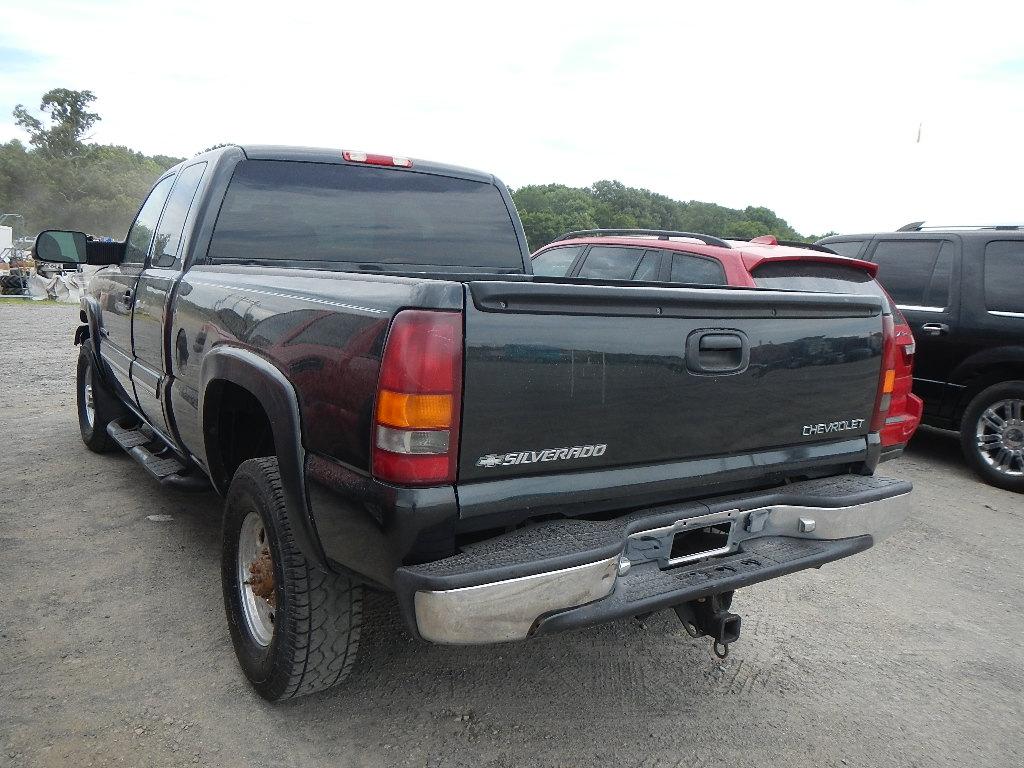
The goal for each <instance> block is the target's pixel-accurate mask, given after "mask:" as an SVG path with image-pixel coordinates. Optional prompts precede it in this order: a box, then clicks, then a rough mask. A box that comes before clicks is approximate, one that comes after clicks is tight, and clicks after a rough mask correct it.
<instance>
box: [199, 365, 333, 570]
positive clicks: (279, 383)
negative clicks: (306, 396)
mask: <svg viewBox="0 0 1024 768" xmlns="http://www.w3.org/2000/svg"><path fill="white" fill-rule="evenodd" d="M214 381H226V382H230V383H232V384H236V385H238V386H240V387H243V388H244V389H246V390H248V391H249V392H250V393H252V395H253V396H254V397H255V398H256V399H257V401H259V403H260V405H261V406H262V407H263V410H264V411H265V412H266V414H267V417H268V418H269V419H270V428H271V430H272V431H273V434H274V446H275V448H276V450H277V461H278V465H279V467H280V470H281V484H282V486H283V487H284V501H285V506H286V507H287V509H288V512H289V518H290V520H291V522H292V535H293V536H294V538H295V543H296V545H297V546H298V547H299V549H300V550H301V551H302V553H303V555H305V557H306V559H307V560H309V561H310V562H311V563H313V564H315V565H316V566H317V567H318V568H320V569H321V570H330V568H329V567H328V565H327V558H326V557H325V556H324V551H323V547H322V546H321V544H320V537H319V535H318V534H317V531H316V526H315V524H314V523H313V518H312V516H311V515H310V511H309V499H308V494H307V491H306V450H305V448H304V447H303V445H302V420H301V418H300V415H299V400H298V397H297V396H296V394H295V388H294V387H292V385H291V382H289V381H288V379H287V378H286V377H285V375H284V374H283V373H281V371H280V369H278V368H277V367H276V366H275V365H274V364H273V363H271V362H270V361H268V360H267V359H266V358H264V357H261V356H260V355H258V354H256V353H254V352H251V351H249V350H247V349H242V348H239V347H233V346H226V345H218V346H216V347H214V348H213V349H211V350H210V351H209V352H207V353H206V356H205V357H204V359H203V366H202V373H201V375H200V387H199V420H200V428H201V430H202V434H203V449H204V452H205V453H206V457H205V458H206V461H207V465H208V467H209V470H210V471H209V474H210V477H211V478H212V479H213V483H214V486H215V487H216V489H217V491H218V492H219V493H220V494H221V495H224V494H226V493H227V486H228V483H230V478H227V479H225V477H224V474H225V473H224V471H223V468H219V467H217V466H214V465H215V464H216V463H217V459H216V458H215V457H216V455H217V453H216V451H211V450H210V448H211V444H210V440H211V438H212V435H211V432H210V430H209V429H208V428H207V425H206V424H205V415H206V397H207V394H208V393H209V391H210V385H211V383H212V382H214Z"/></svg>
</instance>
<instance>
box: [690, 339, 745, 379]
mask: <svg viewBox="0 0 1024 768" xmlns="http://www.w3.org/2000/svg"><path fill="white" fill-rule="evenodd" d="M749 361H750V344H749V343H748V342H747V337H746V336H745V335H744V334H742V333H740V332H739V331H722V330H710V329H708V330H700V331H694V332H693V333H691V334H690V336H689V338H688V339H687V340H686V368H687V370H689V371H690V372H691V373H701V374H726V373H739V372H741V371H743V370H746V367H747V363H748V362H749Z"/></svg>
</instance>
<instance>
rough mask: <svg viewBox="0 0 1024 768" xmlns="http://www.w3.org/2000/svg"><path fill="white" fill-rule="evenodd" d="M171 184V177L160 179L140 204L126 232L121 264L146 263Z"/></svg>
mask: <svg viewBox="0 0 1024 768" xmlns="http://www.w3.org/2000/svg"><path fill="white" fill-rule="evenodd" d="M173 182H174V177H173V176H168V177H167V178H166V179H161V180H160V182H159V183H158V184H157V185H156V186H155V187H153V191H152V192H150V193H149V197H147V198H146V202H145V203H143V204H142V210H140V211H139V215H138V216H136V217H135V223H134V224H132V228H131V229H130V230H128V239H127V244H126V245H125V249H124V261H123V262H122V263H124V264H142V263H144V262H145V261H146V254H147V253H148V252H149V245H150V243H151V242H152V241H153V233H154V232H155V231H156V223H157V222H158V221H159V220H160V211H162V210H163V208H164V202H165V201H166V200H167V193H168V192H170V191H171V184H172V183H173Z"/></svg>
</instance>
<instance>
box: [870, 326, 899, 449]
mask: <svg viewBox="0 0 1024 768" xmlns="http://www.w3.org/2000/svg"><path fill="white" fill-rule="evenodd" d="M896 355H897V352H896V327H895V326H894V325H893V321H892V315H882V370H881V373H880V374H879V376H878V395H877V396H876V398H875V412H874V414H873V415H872V417H871V431H872V432H881V431H882V427H884V426H885V418H886V416H887V415H888V413H889V409H890V408H891V407H892V393H893V390H894V389H895V387H896Z"/></svg>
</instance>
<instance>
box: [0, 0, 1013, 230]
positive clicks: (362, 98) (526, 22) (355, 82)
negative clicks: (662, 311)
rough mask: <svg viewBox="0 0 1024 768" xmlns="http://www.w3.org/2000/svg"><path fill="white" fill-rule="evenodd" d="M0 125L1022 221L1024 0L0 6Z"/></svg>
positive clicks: (971, 220)
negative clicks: (62, 127) (82, 99)
mask: <svg viewBox="0 0 1024 768" xmlns="http://www.w3.org/2000/svg"><path fill="white" fill-rule="evenodd" d="M0 19H2V23H0V141H8V140H10V139H13V138H19V139H21V140H25V135H24V134H23V133H22V132H21V131H20V130H19V129H18V128H17V126H15V125H14V122H13V118H11V117H10V114H11V110H12V109H13V108H14V106H15V105H16V104H18V103H22V104H25V105H26V106H27V107H30V108H32V109H34V108H35V107H37V106H38V102H39V97H40V96H41V95H42V93H44V92H45V91H46V90H49V89H50V88H54V87H66V88H73V89H88V90H91V91H93V92H95V93H96V94H97V96H98V99H97V101H96V102H95V105H94V111H97V112H99V113H100V115H101V116H102V118H103V119H102V121H101V122H100V123H99V124H98V125H97V126H96V128H95V129H94V131H93V133H92V137H91V138H92V140H93V141H96V142H99V143H110V144H123V145H127V146H130V147H132V148H133V149H137V150H140V151H142V152H145V153H147V154H165V155H177V156H183V157H184V156H190V155H192V154H195V153H196V152H199V151H201V150H203V149H204V148H206V147H209V146H212V145H214V144H219V143H224V142H237V143H243V144H244V143H247V142H248V143H261V144H296V145H307V146H324V147H337V148H338V149H339V150H341V149H359V150H364V151H370V152H381V153H385V154H395V155H403V156H411V157H418V158H428V159H430V160H436V161H439V162H448V163H454V164H457V165H464V166H469V167H473V168H479V169H481V170H486V171H489V172H491V173H494V174H495V175H497V176H498V177H499V178H501V179H502V180H503V181H505V183H506V184H508V185H509V186H512V187H519V186H523V185H526V184H544V183H561V184H568V185H572V186H587V185H589V184H591V183H593V182H594V181H597V180H599V179H617V180H619V181H621V182H623V183H624V184H627V185H629V186H636V187H643V188H646V189H650V190H652V191H655V192H659V193H661V194H664V195H668V196H669V197H672V198H674V199H678V200H703V201H708V202H715V203H719V204H722V205H726V206H729V207H745V206H747V205H763V206H766V207H768V208H771V209H773V210H774V211H775V212H776V213H777V214H779V215H780V216H782V217H783V218H785V219H787V220H788V221H789V223H790V224H791V225H793V226H794V227H795V228H796V229H797V230H798V231H800V232H802V233H804V234H821V233H824V232H827V231H836V232H854V231H872V230H889V229H894V228H896V227H899V226H901V225H903V224H905V223H906V222H908V221H914V220H922V219H923V220H926V221H928V222H932V223H935V224H990V223H1024V210H1022V202H1024V201H1022V194H1021V188H1022V184H1021V181H1020V180H1021V179H1024V152H1022V146H1021V144H1022V140H1024V3H1020V2H990V1H989V0H975V2H971V3H964V2H963V1H962V0H959V1H958V2H944V1H940V0H936V1H934V2H921V1H907V0H888V1H887V2H875V1H874V0H862V1H861V2H856V3H836V2H828V0H816V1H815V2H786V0H778V1H777V2H773V3H766V2H763V1H762V2H749V3H748V2H745V1H744V0H733V1H732V2H723V3H700V4H696V3H690V2H685V1H683V0H676V1H675V2H667V3H653V2H646V1H644V0H630V1H629V2H625V1H623V0H620V2H616V3H603V2H599V1H597V0H593V1H591V2H586V3H570V2H555V0H547V2H543V3H534V2H531V1H529V0H521V1H518V2H514V3H513V2H504V3H487V2H474V3H446V2H443V0H436V1H435V2H432V3H423V2H420V3H396V2H391V1H390V0H375V2H373V3H352V2H345V0H340V2H337V1H336V2H330V3H316V2H301V3H300V2H292V3H282V2H280V0H278V2H276V3H273V4H262V3H260V2H246V3H238V4H236V3H232V2H220V1H219V0H213V1H212V2H211V1H210V0H207V1H206V2H202V3H197V2H192V1H191V0H177V2H174V3H168V2H166V0H164V1H163V2H159V3H149V2H144V1H140V0H135V1H134V2H120V0H89V1H88V2H81V1H79V0H32V2H17V0H2V2H0Z"/></svg>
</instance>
